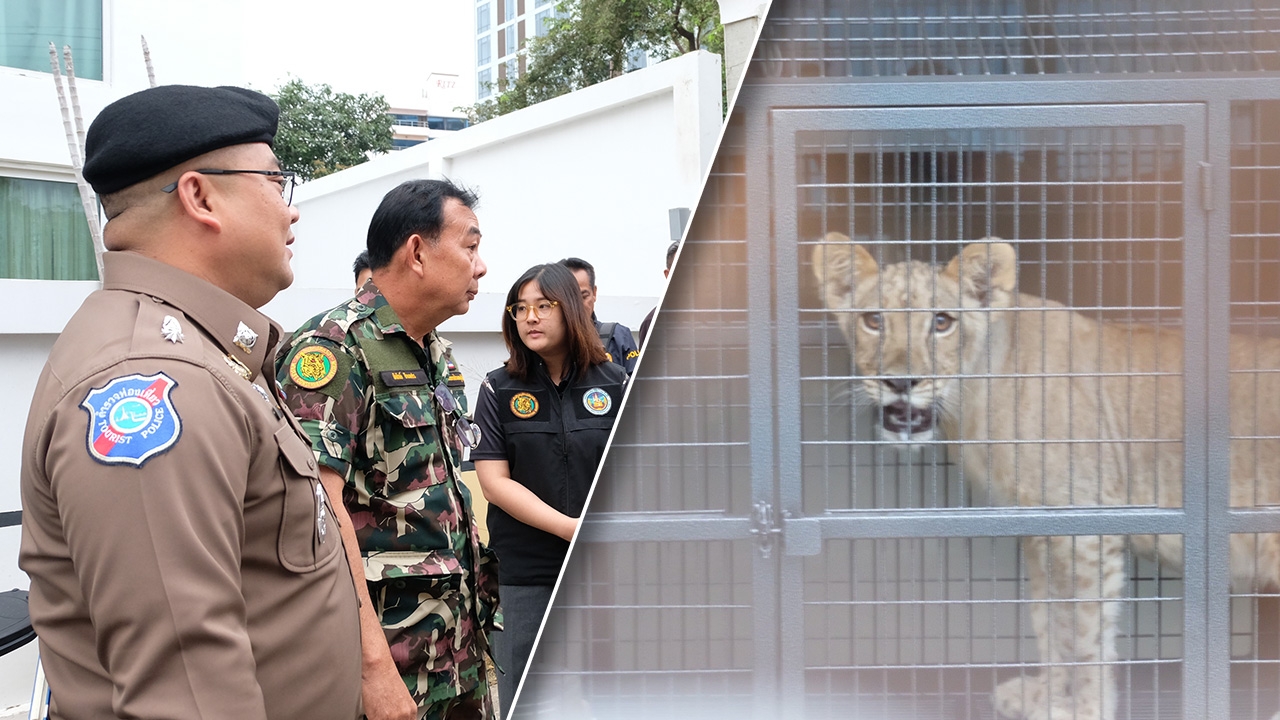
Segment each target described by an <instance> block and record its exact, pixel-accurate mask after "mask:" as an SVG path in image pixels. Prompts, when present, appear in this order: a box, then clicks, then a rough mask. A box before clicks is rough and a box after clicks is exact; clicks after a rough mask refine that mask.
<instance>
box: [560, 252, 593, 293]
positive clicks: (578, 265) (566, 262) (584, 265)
mask: <svg viewBox="0 0 1280 720" xmlns="http://www.w3.org/2000/svg"><path fill="white" fill-rule="evenodd" d="M560 264H561V265H563V266H565V267H567V268H569V270H570V271H571V272H572V271H574V270H586V271H587V282H589V283H590V284H591V287H595V286H596V269H595V268H594V267H592V266H591V263H589V262H587V261H586V260H583V259H582V258H576V257H567V258H565V259H563V260H561V261H560Z"/></svg>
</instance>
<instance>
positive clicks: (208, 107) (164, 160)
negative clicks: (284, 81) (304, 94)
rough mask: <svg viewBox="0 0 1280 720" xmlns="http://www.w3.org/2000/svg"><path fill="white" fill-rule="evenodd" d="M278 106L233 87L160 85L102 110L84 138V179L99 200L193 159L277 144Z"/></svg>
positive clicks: (255, 94) (124, 98)
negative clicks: (227, 149) (223, 150)
mask: <svg viewBox="0 0 1280 720" xmlns="http://www.w3.org/2000/svg"><path fill="white" fill-rule="evenodd" d="M279 118H280V108H279V107H278V106H277V105H276V103H275V101H274V100H272V99H271V98H269V97H267V96H266V95H263V94H262V93H260V92H255V91H253V90H246V89H244V88H238V87H214V88H208V87H194V86H191V85H161V86H160V87H153V88H150V89H148V90H143V91H142V92H137V93H134V94H132V95H129V96H127V97H123V98H121V99H119V100H117V101H115V102H113V103H111V104H110V105H108V106H106V107H105V108H103V109H102V112H100V113H98V117H96V118H94V120H93V124H92V125H90V126H89V133H88V135H87V136H86V137H85V160H84V179H85V180H87V181H88V182H89V184H90V185H92V186H93V189H94V191H95V192H97V193H98V194H100V195H105V194H107V193H113V192H116V191H118V190H123V189H125V188H127V187H129V186H130V185H133V184H134V183H137V182H141V181H143V180H146V179H147V178H149V177H153V176H155V175H158V174H160V173H162V172H164V171H165V170H168V169H169V168H171V167H174V166H176V165H179V164H181V163H184V162H186V161H187V160H190V159H191V158H193V157H196V156H198V155H203V154H205V153H207V152H211V151H213V150H217V149H219V148H224V147H229V146H231V145H241V144H243V143H257V142H261V143H267V144H268V145H270V144H271V143H272V141H274V140H275V136H276V123H277V122H278V120H279Z"/></svg>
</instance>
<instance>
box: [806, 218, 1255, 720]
mask: <svg viewBox="0 0 1280 720" xmlns="http://www.w3.org/2000/svg"><path fill="white" fill-rule="evenodd" d="M812 259H813V271H814V273H815V275H816V276H817V279H818V282H819V283H820V285H821V288H822V291H823V296H824V298H825V300H826V304H827V308H828V309H829V310H831V311H833V313H834V314H835V316H836V319H837V322H838V324H839V326H840V328H841V330H842V332H843V333H844V335H845V338H846V339H847V340H848V342H849V344H850V347H851V350H852V352H853V358H854V362H855V366H856V369H857V374H858V375H859V376H860V378H861V379H860V391H861V392H863V394H865V395H866V396H867V397H868V398H870V399H871V401H872V402H874V403H877V404H879V405H881V406H888V405H889V404H890V403H893V402H909V403H910V405H911V406H913V407H917V408H928V407H932V408H934V409H935V411H936V412H937V418H938V421H937V423H936V428H937V430H938V431H940V433H941V435H942V437H944V438H946V439H948V440H965V441H975V440H976V441H979V442H977V443H972V444H969V443H965V444H961V445H960V449H959V452H960V458H961V462H962V464H963V469H964V472H965V477H966V478H968V479H969V481H970V482H974V483H980V484H982V485H983V487H984V489H986V490H987V491H988V492H989V494H990V496H991V497H992V500H993V502H996V503H999V504H1004V505H1023V506H1046V505H1048V506H1092V505H1148V506H1150V505H1157V506H1160V507H1168V508H1177V507H1181V505H1182V493H1183V479H1182V467H1183V447H1182V442H1181V440H1182V431H1183V427H1182V410H1183V392H1182V391H1183V387H1182V386H1183V378H1182V375H1181V372H1182V357H1183V336H1182V334H1181V333H1180V332H1178V331H1176V330H1173V329H1169V328H1155V327H1151V326H1143V325H1136V324H1119V323H1108V322H1098V321H1097V320H1095V319H1091V318H1089V317H1086V316H1085V315H1083V314H1081V313H1078V312H1074V311H1072V310H1071V309H1069V308H1066V307H1064V306H1062V305H1061V304H1059V303H1056V302H1054V301H1052V300H1044V299H1041V298H1039V297H1034V296H1030V295H1025V294H1020V293H1017V292H1016V289H1015V286H1016V276H1017V257H1016V253H1015V251H1014V249H1013V247H1012V246H1010V245H1008V244H1006V243H1003V242H1000V241H999V239H998V238H987V239H985V240H982V241H980V242H978V243H974V244H970V245H967V246H965V247H964V248H963V250H962V251H961V253H960V255H959V256H957V257H956V259H954V260H952V261H951V263H950V264H948V265H947V266H946V267H945V268H941V269H940V268H937V267H934V266H930V265H927V264H924V263H919V262H905V263H897V264H893V265H888V266H886V267H885V268H883V269H881V268H879V267H878V266H877V264H876V262H875V260H874V259H873V258H872V256H871V255H870V254H869V253H868V252H867V251H866V250H865V249H864V248H862V247H860V246H857V245H853V244H851V243H850V242H849V239H848V238H847V237H845V236H843V235H840V234H838V233H831V234H829V235H827V237H826V239H825V241H824V243H822V244H819V245H818V246H816V247H815V248H814V252H813V258H812ZM904 310H905V312H903V311H904ZM894 311H899V312H894ZM868 312H872V313H876V314H877V315H878V317H879V318H880V322H881V327H880V330H879V332H874V331H872V330H870V329H868V327H867V326H866V324H865V323H864V320H863V319H862V316H863V315H864V314H866V313H868ZM938 312H943V313H947V314H949V315H953V316H955V318H956V323H955V328H954V329H953V330H952V331H951V332H949V333H945V334H937V333H935V332H934V322H935V315H936V313H938ZM872 324H874V322H873V323H872ZM1229 353H1230V367H1231V369H1232V370H1233V371H1240V372H1233V373H1232V375H1231V380H1230V397H1229V398H1226V400H1227V402H1228V403H1229V408H1230V410H1229V412H1230V429H1231V434H1232V435H1233V436H1263V437H1266V438H1276V437H1280V373H1266V372H1262V373H1255V372H1250V371H1252V370H1256V369H1275V368H1280V342H1277V341H1275V340H1270V339H1264V340H1254V339H1252V338H1243V337H1235V336H1233V337H1232V338H1231V343H1230V348H1229ZM1160 373H1167V374H1160ZM957 376H965V377H963V378H960V377H957ZM975 376H976V377H975ZM884 378H913V379H916V380H917V382H916V384H915V385H914V387H913V388H912V389H911V390H910V393H909V395H906V396H904V394H903V393H901V392H898V391H896V390H895V389H894V388H893V387H891V386H889V385H888V384H887V383H886V382H885V381H883V379H884ZM1211 402H1212V404H1213V406H1214V408H1215V411H1216V412H1217V413H1218V414H1219V417H1220V416H1221V413H1222V412H1224V410H1225V407H1224V404H1223V402H1222V399H1218V400H1217V401H1213V399H1211ZM885 437H886V439H889V440H893V441H900V442H912V443H919V442H927V441H929V440H931V439H933V435H932V434H931V433H923V434H919V435H917V434H912V435H911V436H910V437H905V436H903V434H902V433H897V434H894V433H890V432H887V431H886V432H885ZM986 441H990V442H989V443H988V442H986ZM1055 441H1066V442H1055ZM1117 441H1120V442H1117ZM1125 441H1138V442H1125ZM1151 441H1156V442H1151ZM1231 503H1232V505H1233V506H1237V507H1239V506H1252V505H1270V504H1277V503H1280V440H1276V439H1264V440H1236V441H1233V442H1232V445H1231ZM1129 540H1130V541H1131V542H1132V545H1133V548H1134V549H1135V550H1136V551H1137V552H1139V553H1141V554H1145V555H1148V556H1156V557H1158V558H1159V559H1160V561H1161V562H1163V563H1165V564H1168V565H1170V566H1172V567H1179V568H1180V567H1181V565H1182V543H1181V539H1180V538H1179V537H1176V536H1161V537H1160V538H1159V540H1158V542H1157V539H1156V537H1154V536H1149V535H1135V536H1130V537H1129ZM1124 541H1125V538H1124V537H1123V536H1105V537H1098V536H1092V537H1090V536H1081V537H1034V538H1026V539H1024V540H1023V551H1024V557H1025V561H1026V563H1027V566H1028V567H1027V575H1028V580H1029V584H1030V591H1031V594H1032V596H1033V599H1044V600H1050V601H1052V600H1054V599H1067V598H1070V599H1076V600H1078V599H1082V598H1083V599H1086V600H1091V599H1094V598H1096V599H1097V600H1098V601H1097V602H1070V603H1064V602H1056V603H1055V602H1048V603H1045V602H1037V603H1033V604H1032V605H1031V613H1032V624H1033V626H1034V628H1035V632H1036V635H1037V641H1038V646H1039V649H1040V657H1041V661H1042V662H1043V663H1045V664H1046V666H1047V667H1046V669H1045V670H1044V671H1043V672H1042V673H1041V674H1039V675H1026V676H1024V677H1019V678H1015V679H1013V680H1010V681H1007V682H1005V683H1003V684H1001V685H1000V686H999V687H998V688H997V689H996V693H995V705H996V708H997V710H999V712H1000V713H1001V714H1002V715H1004V716H1005V717H1009V718H1028V719H1035V720H1040V719H1042V718H1043V719H1057V718H1075V719H1076V720H1086V719H1093V720H1110V719H1111V718H1113V717H1114V715H1115V706H1116V703H1115V694H1116V690H1115V679H1114V673H1113V671H1112V670H1111V668H1110V666H1109V665H1106V664H1105V663H1108V662H1110V661H1114V660H1115V659H1116V658H1117V651H1116V644H1115V636H1116V624H1117V615H1118V613H1119V604H1118V603H1117V602H1115V600H1114V599H1116V598H1118V597H1119V596H1120V595H1121V594H1122V592H1123V589H1124V583H1125V577H1124ZM1231 551H1232V554H1231V560H1232V562H1231V570H1232V580H1233V587H1234V588H1235V589H1236V590H1237V591H1246V590H1249V589H1252V588H1258V587H1269V588H1276V587H1280V535H1257V536H1255V535H1236V536H1233V537H1232V540H1231ZM1089 663H1101V664H1094V665H1090V664H1089ZM1277 717H1278V718H1280V715H1278V716H1277Z"/></svg>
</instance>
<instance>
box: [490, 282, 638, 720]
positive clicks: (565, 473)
mask: <svg viewBox="0 0 1280 720" xmlns="http://www.w3.org/2000/svg"><path fill="white" fill-rule="evenodd" d="M502 338H503V340H504V341H506V344H507V350H508V352H509V353H510V358H509V359H508V360H507V362H506V364H505V365H503V366H502V367H500V368H498V369H497V370H494V371H493V372H491V373H489V375H488V376H487V377H486V378H485V381H484V383H483V384H482V386H481V388H480V397H479V399H478V401H477V404H476V412H475V422H476V424H477V425H479V426H480V429H481V441H480V445H479V446H478V447H476V448H475V449H474V450H472V451H471V459H472V460H474V461H475V465H476V474H477V475H478V476H479V478H480V487H481V489H482V490H483V491H484V495H485V497H486V498H487V499H488V500H489V541H490V545H491V546H492V547H493V549H494V551H495V552H497V554H498V560H499V563H500V564H499V571H498V572H499V580H498V582H499V594H500V596H501V597H502V610H503V624H504V628H505V629H504V630H503V632H502V633H501V635H500V636H499V637H498V639H497V642H496V643H495V655H496V659H497V661H498V665H499V667H501V668H503V670H504V671H505V673H504V674H503V675H501V676H499V679H498V693H499V698H500V701H501V706H502V709H503V712H504V713H508V712H509V710H510V708H511V702H512V699H513V697H514V695H515V690H516V688H517V687H518V685H519V683H520V680H521V678H522V676H523V675H524V669H525V664H526V662H527V661H528V658H529V654H530V652H531V651H532V649H533V641H534V638H535V637H536V636H537V633H538V627H539V626H540V625H541V623H542V616H543V615H544V614H545V613H546V610H547V605H548V604H549V603H550V600H551V591H552V588H553V587H554V586H555V583H556V579H557V578H558V577H559V575H560V567H561V565H563V564H564V559H565V555H566V554H567V552H568V550H569V541H570V540H571V539H572V538H573V534H574V532H575V531H576V530H577V528H578V521H579V519H580V516H581V515H582V511H583V508H584V506H585V504H586V500H587V494H588V492H590V489H591V481H592V479H593V478H594V477H595V474H596V466H597V465H599V464H600V460H601V458H602V457H603V455H604V449H605V445H606V444H607V443H608V440H609V432H610V430H611V429H612V428H613V422H614V420H615V419H616V418H617V415H618V406H619V405H620V404H621V403H622V393H623V390H624V389H625V387H626V383H627V375H626V372H625V371H624V370H623V369H622V368H621V367H620V366H618V365H617V364H615V363H612V362H610V361H609V360H608V358H607V356H606V355H605V350H604V347H603V346H602V345H601V343H600V339H599V337H598V336H597V335H596V331H595V328H594V327H593V326H592V323H591V315H590V313H589V312H588V311H587V309H586V306H585V305H584V304H583V302H582V298H581V296H580V295H579V292H578V284H577V282H576V281H575V279H574V277H573V273H572V272H570V271H569V270H568V269H567V268H565V267H564V266H562V265H560V264H548V265H537V266H535V267H532V268H530V269H529V270H527V271H526V272H525V273H524V274H523V275H521V276H520V279H519V280H517V281H516V283H515V285H513V286H512V287H511V291H510V292H508V293H507V307H506V312H505V313H504V315H503V317H502Z"/></svg>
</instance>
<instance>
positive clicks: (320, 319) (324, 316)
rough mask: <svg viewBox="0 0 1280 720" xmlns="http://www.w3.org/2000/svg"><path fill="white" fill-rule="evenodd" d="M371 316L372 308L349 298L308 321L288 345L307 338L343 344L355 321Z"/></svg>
mask: <svg viewBox="0 0 1280 720" xmlns="http://www.w3.org/2000/svg"><path fill="white" fill-rule="evenodd" d="M372 314H373V308H371V307H369V306H368V305H365V304H364V303H362V302H359V301H358V300H356V299H355V298H351V299H350V300H348V301H346V302H345V303H343V304H341V305H339V306H337V307H335V308H333V309H331V310H328V311H326V312H323V313H321V314H319V315H316V316H315V317H313V318H311V319H310V320H308V321H307V322H306V323H304V324H303V325H302V327H300V328H298V331H297V332H295V333H294V334H293V337H292V338H291V339H290V345H297V344H298V343H299V342H302V341H304V340H306V339H307V338H311V337H317V338H323V339H325V340H330V341H332V342H335V343H337V344H339V345H342V344H344V341H345V340H346V337H347V333H348V332H350V331H351V326H352V325H353V324H355V323H356V321H358V320H361V319H363V318H367V317H369V316H370V315H372Z"/></svg>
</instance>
